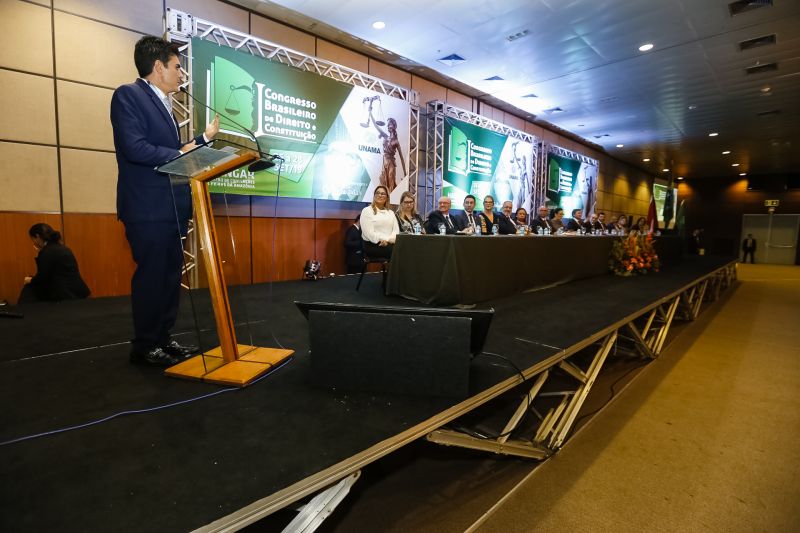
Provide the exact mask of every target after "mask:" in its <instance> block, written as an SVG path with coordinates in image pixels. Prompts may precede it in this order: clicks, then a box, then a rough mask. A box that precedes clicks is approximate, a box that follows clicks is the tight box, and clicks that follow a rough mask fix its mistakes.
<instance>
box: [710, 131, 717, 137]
mask: <svg viewBox="0 0 800 533" xmlns="http://www.w3.org/2000/svg"><path fill="white" fill-rule="evenodd" d="M717 135H719V133H717V132H716V131H715V132H712V133H709V134H708V136H709V137H716V136H717Z"/></svg>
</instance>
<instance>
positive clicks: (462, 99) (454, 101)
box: [447, 89, 472, 111]
mask: <svg viewBox="0 0 800 533" xmlns="http://www.w3.org/2000/svg"><path fill="white" fill-rule="evenodd" d="M447 103H448V104H451V105H454V106H456V107H460V108H461V109H466V110H467V111H472V98H470V97H469V96H467V95H466V94H462V93H460V92H458V91H454V90H453V89H447Z"/></svg>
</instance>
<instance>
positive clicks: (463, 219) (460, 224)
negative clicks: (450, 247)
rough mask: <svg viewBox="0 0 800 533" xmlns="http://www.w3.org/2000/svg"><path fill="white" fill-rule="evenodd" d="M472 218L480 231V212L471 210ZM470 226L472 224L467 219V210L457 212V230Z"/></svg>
mask: <svg viewBox="0 0 800 533" xmlns="http://www.w3.org/2000/svg"><path fill="white" fill-rule="evenodd" d="M472 219H473V221H474V222H475V227H476V228H478V231H480V228H481V219H480V214H479V213H477V212H475V211H473V212H472ZM470 226H472V224H471V223H470V221H469V219H468V217H467V212H466V211H463V212H461V213H459V214H458V215H456V228H457V229H458V230H459V231H460V230H463V229H467V228H468V227H470Z"/></svg>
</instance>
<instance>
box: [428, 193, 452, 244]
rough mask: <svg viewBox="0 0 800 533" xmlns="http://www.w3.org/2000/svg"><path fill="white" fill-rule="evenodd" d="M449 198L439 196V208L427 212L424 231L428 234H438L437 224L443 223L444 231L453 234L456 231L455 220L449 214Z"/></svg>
mask: <svg viewBox="0 0 800 533" xmlns="http://www.w3.org/2000/svg"><path fill="white" fill-rule="evenodd" d="M450 204H451V200H450V198H449V197H447V196H442V197H441V198H439V209H438V210H434V211H431V212H430V213H429V214H428V220H426V221H425V233H428V234H430V235H438V234H439V225H440V224H442V225H444V229H445V233H447V234H448V235H453V234H455V233H458V228H457V227H456V222H455V220H454V218H455V217H453V216H452V215H451V214H450Z"/></svg>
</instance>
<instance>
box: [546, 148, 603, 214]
mask: <svg viewBox="0 0 800 533" xmlns="http://www.w3.org/2000/svg"><path fill="white" fill-rule="evenodd" d="M547 168H548V175H547V203H548V206H549V207H560V208H562V209H563V210H564V216H566V217H569V216H570V214H571V213H572V210H573V209H581V210H582V211H583V214H584V217H587V218H588V216H589V215H590V214H591V213H592V212H593V211H594V204H595V201H596V199H597V173H598V167H597V165H590V164H588V163H585V162H583V161H579V160H577V159H572V158H569V157H562V156H560V155H556V154H554V153H552V152H551V153H548V154H547Z"/></svg>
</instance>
